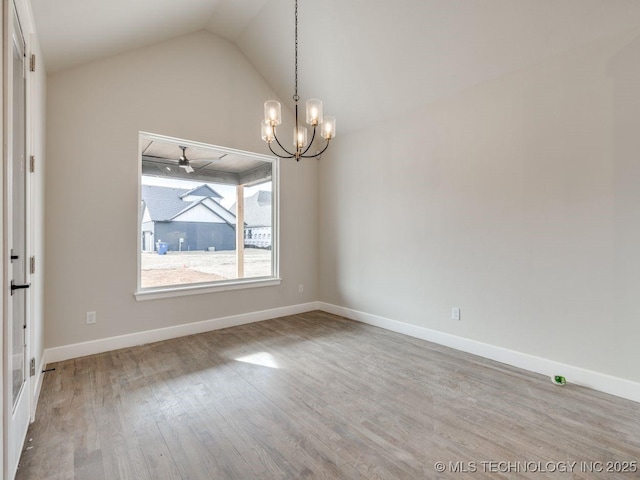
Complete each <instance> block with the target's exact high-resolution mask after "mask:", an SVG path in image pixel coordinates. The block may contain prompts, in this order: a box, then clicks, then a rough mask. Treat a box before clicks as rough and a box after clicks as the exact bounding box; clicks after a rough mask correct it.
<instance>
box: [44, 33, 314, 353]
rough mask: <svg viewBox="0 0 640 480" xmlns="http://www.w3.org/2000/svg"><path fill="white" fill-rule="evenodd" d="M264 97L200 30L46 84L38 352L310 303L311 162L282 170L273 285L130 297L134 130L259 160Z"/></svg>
mask: <svg viewBox="0 0 640 480" xmlns="http://www.w3.org/2000/svg"><path fill="white" fill-rule="evenodd" d="M185 72H186V73H185ZM189 72H194V74H189ZM195 72H197V74H196V73H195ZM272 97H274V94H273V92H272V91H271V90H270V88H269V87H268V86H267V85H266V84H265V82H264V80H263V79H262V77H261V76H260V75H259V74H258V73H257V72H256V71H255V70H254V68H253V67H252V66H251V65H250V64H249V63H248V62H247V60H246V59H245V58H244V56H243V55H242V54H241V53H240V52H239V51H238V50H237V48H236V47H234V46H233V45H232V44H231V43H229V42H227V41H226V40H222V39H220V38H218V37H215V36H213V35H211V34H209V33H206V32H199V33H195V34H192V35H187V36H184V37H179V38H176V39H173V40H171V41H167V42H164V43H162V44H158V45H155V46H152V47H148V48H144V49H140V50H136V51H133V52H130V53H126V54H122V55H118V56H115V57H112V58H108V59H105V60H101V61H96V62H94V63H90V64H86V65H84V66H80V67H77V68H72V69H69V70H65V71H61V72H57V73H55V74H52V75H50V76H49V77H48V97H47V100H48V103H47V119H48V121H47V138H48V144H47V156H48V161H49V168H48V170H47V178H46V208H47V210H46V235H47V245H46V249H47V250H46V253H47V265H46V284H47V296H46V308H45V312H46V325H47V329H46V346H47V347H55V346H60V345H68V344H72V343H77V342H83V341H88V340H93V339H99V338H105V337H109V336H114V335H123V334H127V333H133V332H139V331H144V330H149V329H154V328H161V327H167V326H172V325H177V324H181V323H189V322H195V321H199V320H207V319H214V318H218V317H223V316H228V315H235V314H241V313H245V312H253V311H259V310H265V309H270V308H277V307H281V306H286V305H293V304H299V303H305V302H309V301H312V300H317V298H318V290H317V256H318V252H317V206H318V204H317V183H316V180H317V179H316V175H317V164H316V162H300V163H299V164H297V163H296V162H287V163H285V162H283V163H282V165H281V185H282V188H281V193H280V198H281V205H282V208H281V212H280V215H281V246H282V249H281V276H282V278H283V281H282V284H281V285H280V286H278V287H263V288H256V289H252V290H251V291H250V294H248V293H247V291H243V290H239V291H231V292H221V293H215V294H202V295H195V296H189V297H180V298H171V299H162V300H151V301H144V302H136V300H135V298H134V296H133V293H134V291H135V289H136V263H137V261H136V259H137V254H138V236H139V235H138V225H139V224H138V211H139V208H140V207H139V203H138V193H137V192H138V132H139V131H147V132H153V133H158V134H163V135H169V136H173V137H178V138H186V139H189V140H196V141H200V142H205V143H210V144H214V145H223V146H228V147H232V148H238V149H242V150H249V151H254V152H258V153H265V152H266V150H265V148H266V146H265V145H264V143H263V142H262V141H261V140H260V130H259V126H260V119H261V118H262V115H263V112H262V109H263V102H264V101H265V100H267V99H269V98H272ZM285 120H286V121H288V122H291V114H290V113H288V112H287V113H286V119H285ZM299 284H304V286H305V288H304V293H303V294H298V285H299ZM93 310H95V311H96V312H97V323H96V324H95V325H91V326H87V325H86V324H85V314H86V312H87V311H93Z"/></svg>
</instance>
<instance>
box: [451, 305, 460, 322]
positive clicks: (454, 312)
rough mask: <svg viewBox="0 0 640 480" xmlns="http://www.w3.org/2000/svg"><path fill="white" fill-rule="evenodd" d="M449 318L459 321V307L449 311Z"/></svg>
mask: <svg viewBox="0 0 640 480" xmlns="http://www.w3.org/2000/svg"><path fill="white" fill-rule="evenodd" d="M451 318H452V319H453V320H460V307H453V308H452V309H451Z"/></svg>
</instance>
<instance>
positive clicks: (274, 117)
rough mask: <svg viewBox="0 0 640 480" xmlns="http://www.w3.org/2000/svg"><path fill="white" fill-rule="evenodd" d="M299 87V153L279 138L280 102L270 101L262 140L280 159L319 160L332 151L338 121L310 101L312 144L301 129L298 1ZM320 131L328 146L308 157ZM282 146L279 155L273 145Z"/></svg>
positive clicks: (296, 131)
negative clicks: (321, 156) (331, 144)
mask: <svg viewBox="0 0 640 480" xmlns="http://www.w3.org/2000/svg"><path fill="white" fill-rule="evenodd" d="M295 39H296V41H295V87H294V93H293V101H294V102H295V112H296V124H295V126H294V127H293V146H294V148H295V150H294V151H293V152H290V151H289V150H287V149H286V148H285V147H283V146H282V143H281V142H280V140H279V139H278V136H277V135H276V127H277V126H278V125H280V124H281V123H282V108H281V106H280V102H278V101H277V100H268V101H266V102H264V123H263V124H262V140H264V141H265V142H267V145H269V150H271V153H273V154H274V155H275V156H276V157H279V158H295V159H296V161H300V159H301V158H315V157H319V156H320V155H322V154H323V153H324V151H325V150H326V149H327V148H329V142H330V141H331V139H332V138H334V137H335V136H336V119H335V118H334V117H323V116H322V101H321V100H318V99H315V98H312V99H310V100H307V123H308V124H309V125H311V126H312V127H313V133H312V134H311V140H310V141H309V142H307V138H308V136H307V127H304V126H301V125H300V123H299V121H298V102H299V101H300V95H298V0H295ZM318 127H319V128H320V136H321V137H322V138H324V140H325V142H326V143H325V145H324V148H322V150H319V151H317V152H316V153H315V154H312V153H307V152H309V149H310V148H311V145H312V144H313V141H314V140H315V138H316V130H317V129H318ZM274 140H275V142H276V143H277V144H278V147H280V149H281V152H280V153H278V152H276V151H274V149H273V146H272V144H273V141H274Z"/></svg>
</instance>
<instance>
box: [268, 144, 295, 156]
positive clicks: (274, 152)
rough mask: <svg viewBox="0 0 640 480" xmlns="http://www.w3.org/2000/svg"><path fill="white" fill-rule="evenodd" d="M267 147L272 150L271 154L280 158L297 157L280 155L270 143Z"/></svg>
mask: <svg viewBox="0 0 640 480" xmlns="http://www.w3.org/2000/svg"><path fill="white" fill-rule="evenodd" d="M267 145H269V150H271V153H273V154H274V155H275V156H276V157H278V158H294V157H295V155H288V156H287V155H280V154H279V153H278V152H276V151H274V150H273V148H271V144H270V143H268V144H267ZM285 152H286V150H285ZM287 153H289V152H287Z"/></svg>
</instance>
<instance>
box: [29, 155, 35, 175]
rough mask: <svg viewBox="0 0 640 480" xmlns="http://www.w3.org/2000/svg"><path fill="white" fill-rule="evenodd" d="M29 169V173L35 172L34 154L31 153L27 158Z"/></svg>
mask: <svg viewBox="0 0 640 480" xmlns="http://www.w3.org/2000/svg"><path fill="white" fill-rule="evenodd" d="M29 171H30V172H31V173H35V171H36V156H35V155H31V158H30V159H29Z"/></svg>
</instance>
